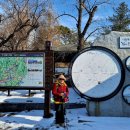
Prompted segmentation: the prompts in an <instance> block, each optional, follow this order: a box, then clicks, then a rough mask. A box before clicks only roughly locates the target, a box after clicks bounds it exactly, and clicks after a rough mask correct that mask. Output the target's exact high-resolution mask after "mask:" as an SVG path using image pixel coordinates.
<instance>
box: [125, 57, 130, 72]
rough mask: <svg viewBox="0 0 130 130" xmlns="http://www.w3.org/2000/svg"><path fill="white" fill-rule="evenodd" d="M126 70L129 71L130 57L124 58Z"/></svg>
mask: <svg viewBox="0 0 130 130" xmlns="http://www.w3.org/2000/svg"><path fill="white" fill-rule="evenodd" d="M125 65H126V68H127V69H128V70H129V71H130V56H128V57H127V58H126V62H125Z"/></svg>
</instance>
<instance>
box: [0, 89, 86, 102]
mask: <svg viewBox="0 0 130 130" xmlns="http://www.w3.org/2000/svg"><path fill="white" fill-rule="evenodd" d="M69 90H70V94H69V102H70V103H85V102H86V101H85V99H83V98H81V97H79V95H77V94H76V93H75V91H74V90H73V89H72V88H70V89H69ZM31 93H32V96H30V97H29V96H28V90H15V91H11V96H7V95H8V92H7V91H4V92H1V91H0V102H8V103H17V102H19V103H24V102H32V103H43V101H44V91H42V90H31ZM52 98H53V96H52Z"/></svg>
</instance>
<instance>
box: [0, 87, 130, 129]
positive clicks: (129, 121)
mask: <svg viewBox="0 0 130 130" xmlns="http://www.w3.org/2000/svg"><path fill="white" fill-rule="evenodd" d="M32 92H33V96H31V97H28V96H27V95H28V91H26V90H17V91H12V92H11V95H12V96H7V92H0V102H22V103H23V102H28V101H32V102H34V103H36V102H38V103H43V99H44V93H43V91H32ZM69 98H70V103H85V102H86V101H85V100H84V99H81V98H80V97H79V96H78V95H77V94H76V93H75V92H74V91H73V89H70V97H69ZM51 113H53V114H55V112H54V111H53V110H51ZM54 118H55V117H54V116H53V117H52V118H48V119H47V118H43V111H42V110H32V111H22V112H6V113H3V112H2V113H0V130H64V129H68V130H130V118H128V117H127V118H126V117H90V116H88V115H87V111H86V108H80V109H79V108H78V109H67V114H66V127H65V128H63V127H59V128H57V126H56V125H55V123H54V120H55V119H54Z"/></svg>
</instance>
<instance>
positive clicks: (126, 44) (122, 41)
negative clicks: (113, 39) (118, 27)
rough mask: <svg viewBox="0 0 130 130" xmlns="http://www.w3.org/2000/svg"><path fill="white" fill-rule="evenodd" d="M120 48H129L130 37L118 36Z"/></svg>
mask: <svg viewBox="0 0 130 130" xmlns="http://www.w3.org/2000/svg"><path fill="white" fill-rule="evenodd" d="M120 48H122V49H123V48H130V37H128V36H127V37H125V36H124V37H120Z"/></svg>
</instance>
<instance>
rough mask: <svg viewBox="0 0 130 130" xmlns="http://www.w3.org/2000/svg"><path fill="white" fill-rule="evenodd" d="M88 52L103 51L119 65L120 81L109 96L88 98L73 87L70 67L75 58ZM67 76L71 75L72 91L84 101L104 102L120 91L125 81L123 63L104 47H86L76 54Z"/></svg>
mask: <svg viewBox="0 0 130 130" xmlns="http://www.w3.org/2000/svg"><path fill="white" fill-rule="evenodd" d="M90 50H103V51H106V52H107V53H110V54H111V55H112V56H113V57H114V58H115V59H116V60H117V62H118V63H119V66H120V69H121V80H120V82H119V85H118V86H117V89H116V90H115V91H114V92H112V93H111V94H109V95H107V96H105V97H100V98H95V97H90V96H87V95H85V94H83V93H81V92H80V91H79V90H78V89H77V88H76V86H75V84H74V82H73V80H72V66H73V63H74V61H75V60H76V58H77V57H78V56H79V55H80V54H82V53H84V52H86V51H90ZM69 74H70V75H71V78H70V82H71V84H72V86H73V88H74V90H75V91H76V92H77V94H79V95H80V96H81V97H82V98H85V99H87V100H90V101H105V100H108V99H110V98H112V97H113V96H115V95H116V94H117V93H118V92H119V91H120V89H121V88H122V86H123V83H124V80H125V70H124V67H123V63H122V61H121V59H120V58H119V56H118V55H117V54H116V53H114V52H113V51H111V50H110V49H108V48H105V47H101V46H93V47H88V48H85V49H83V50H82V51H80V52H79V53H78V54H76V55H75V57H74V58H73V60H72V61H71V64H70V67H69Z"/></svg>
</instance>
